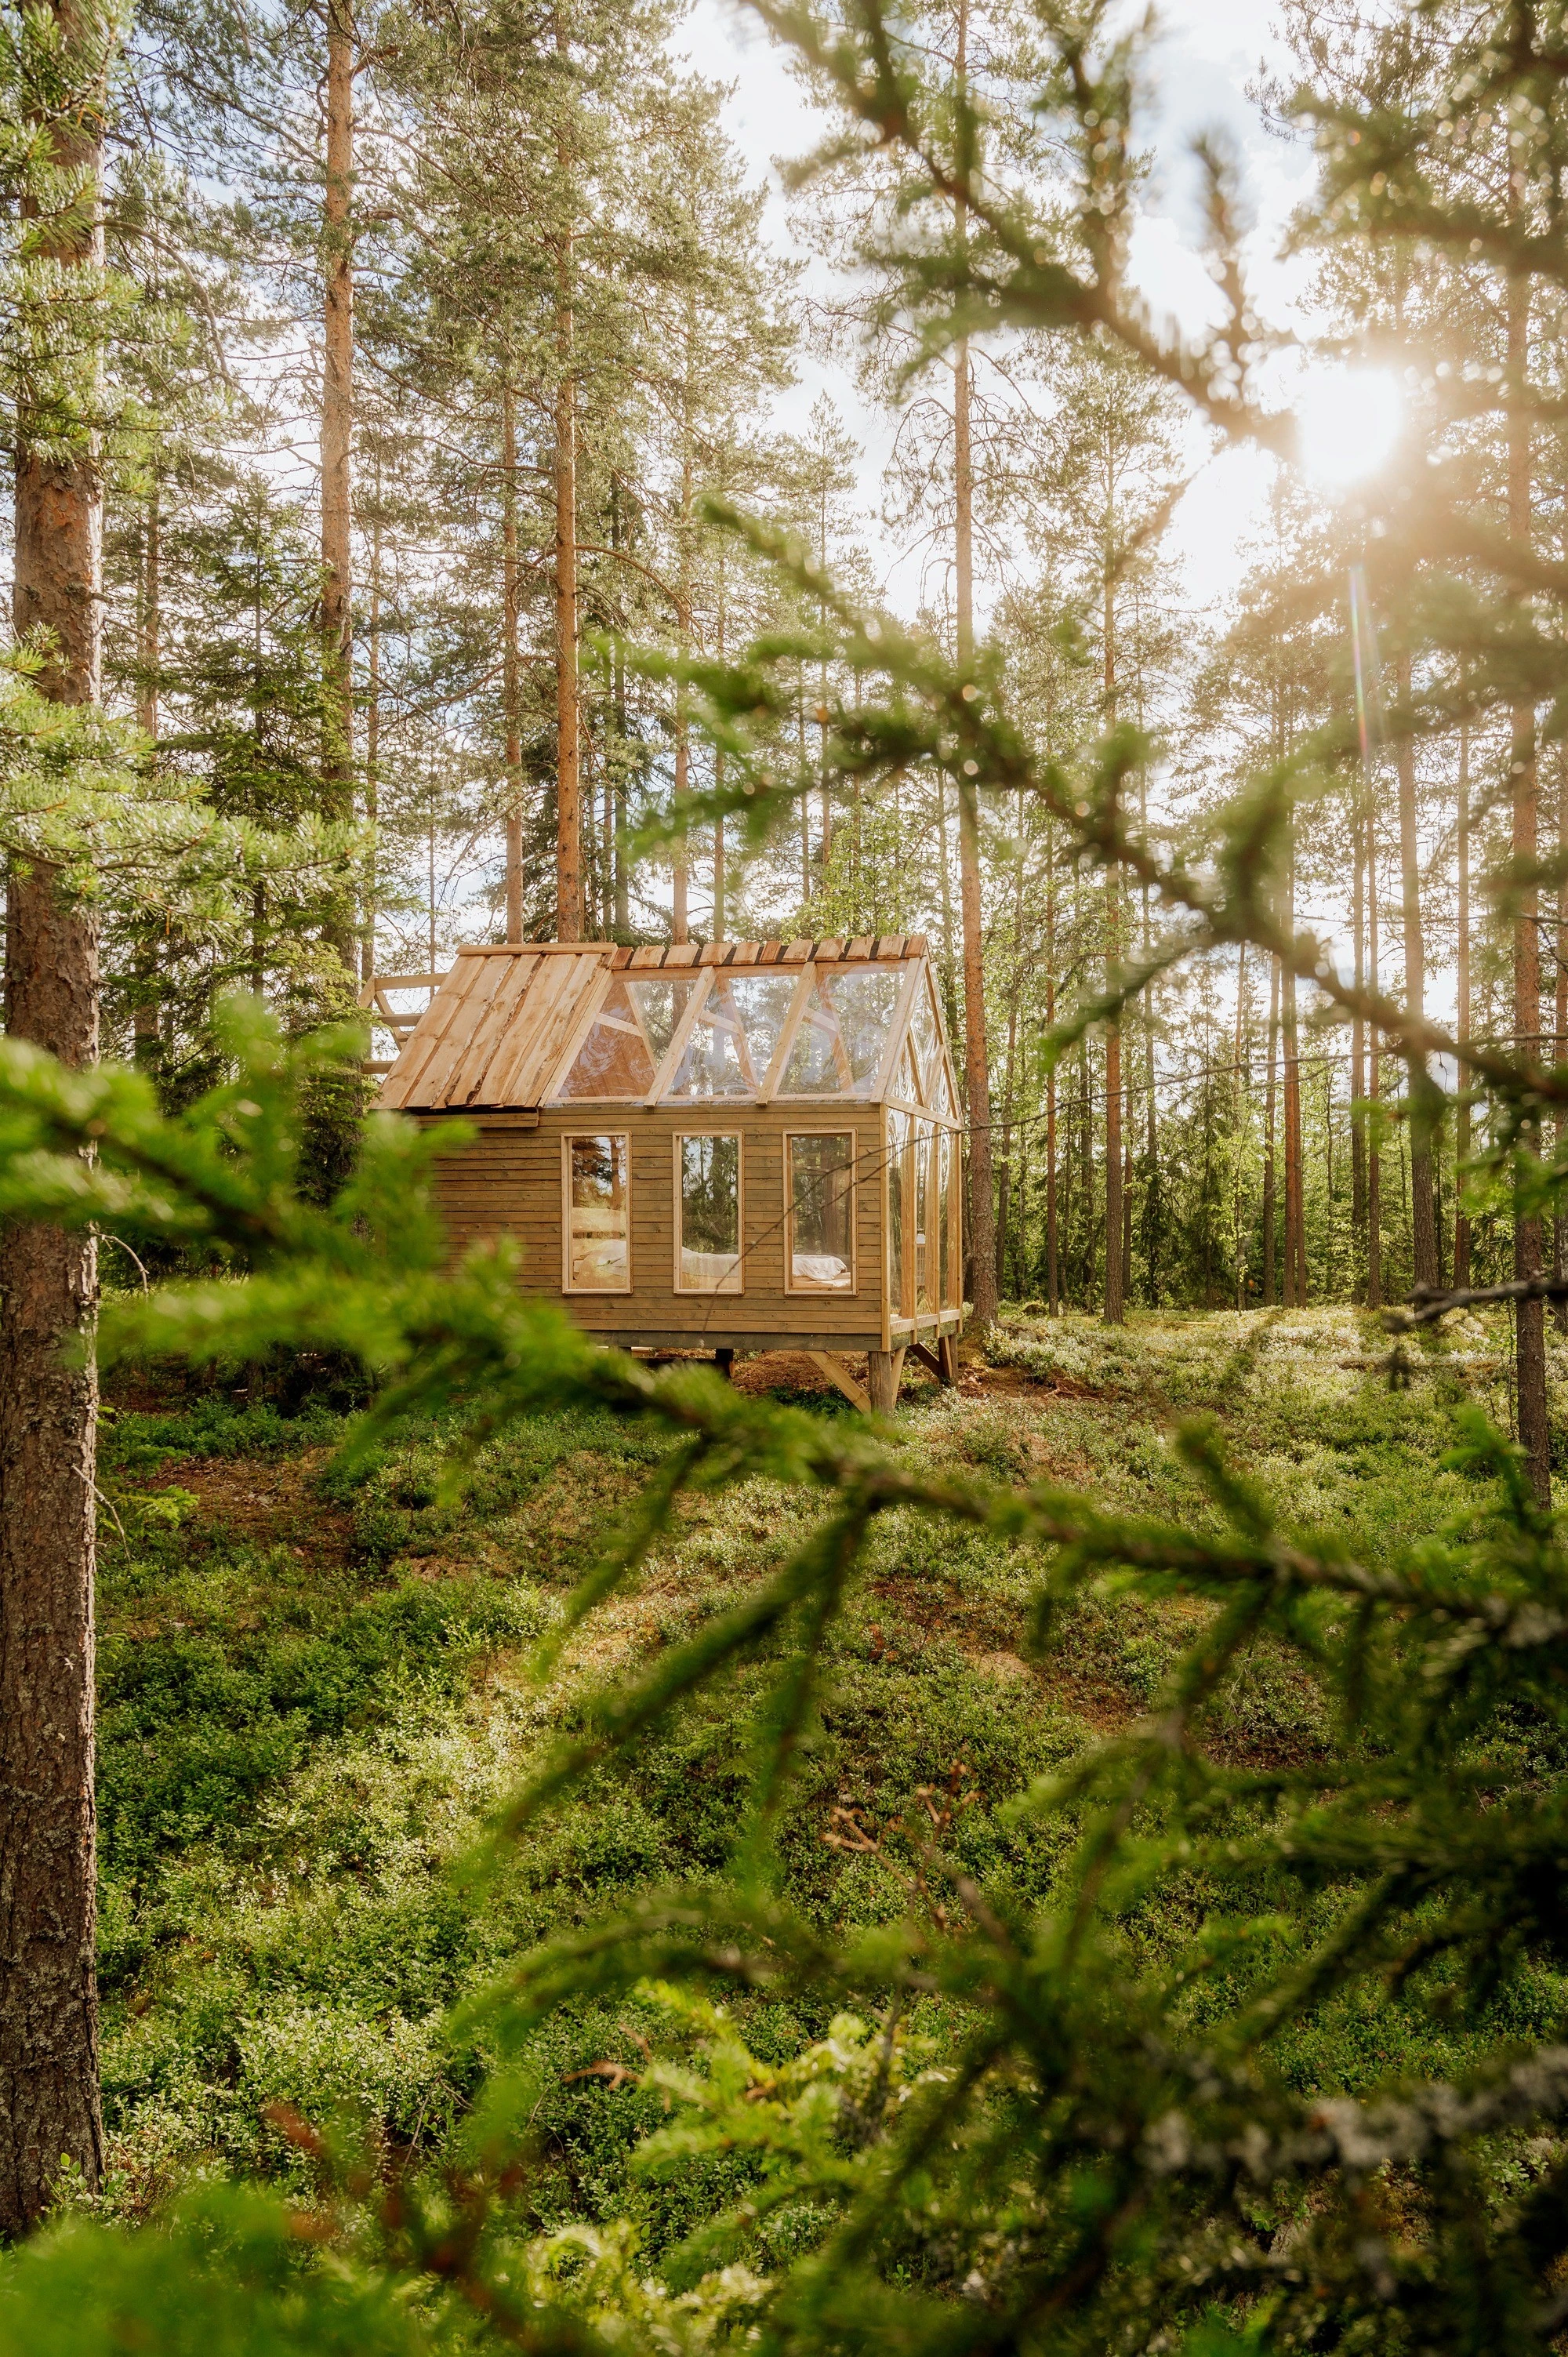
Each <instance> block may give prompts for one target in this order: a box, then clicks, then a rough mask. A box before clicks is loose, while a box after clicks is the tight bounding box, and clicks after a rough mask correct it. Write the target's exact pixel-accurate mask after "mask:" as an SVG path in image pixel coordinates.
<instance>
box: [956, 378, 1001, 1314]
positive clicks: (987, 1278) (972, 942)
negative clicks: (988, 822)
mask: <svg viewBox="0 0 1568 2357" xmlns="http://www.w3.org/2000/svg"><path fill="white" fill-rule="evenodd" d="M953 487H954V517H955V526H954V533H953V579H954V586H955V590H956V603H957V609H958V659H959V662H960V664H961V666H962V665H967V664H968V663H970V662H972V661H973V659H974V457H973V447H972V440H971V434H970V361H969V344H968V342H967V340H964V341H962V342H961V343H960V345H959V348H958V354H957V357H956V359H955V360H954V361H953ZM958 877H959V915H960V919H961V925H962V931H963V1070H964V1095H965V1098H966V1100H967V1111H968V1116H969V1234H970V1254H971V1262H972V1274H971V1277H970V1286H971V1311H972V1324H973V1330H974V1331H975V1333H976V1334H984V1333H986V1332H987V1331H988V1330H989V1329H990V1328H991V1327H993V1325H994V1324H995V1322H996V1206H995V1198H994V1195H993V1185H994V1180H993V1169H992V1151H991V1071H990V1059H989V1056H988V1054H987V1049H986V1038H985V967H984V931H983V918H982V914H981V905H980V807H979V796H978V795H977V794H976V792H975V790H974V785H973V781H972V780H971V779H969V778H965V777H960V779H959V780H958Z"/></svg>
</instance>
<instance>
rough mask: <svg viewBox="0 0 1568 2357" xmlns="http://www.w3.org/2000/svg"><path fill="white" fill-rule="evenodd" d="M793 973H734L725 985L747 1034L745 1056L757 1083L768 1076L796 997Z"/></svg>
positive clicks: (742, 1027) (727, 975) (726, 976)
mask: <svg viewBox="0 0 1568 2357" xmlns="http://www.w3.org/2000/svg"><path fill="white" fill-rule="evenodd" d="M795 980H796V978H795V976H794V975H793V974H726V975H725V988H726V989H727V991H728V992H729V995H730V1000H731V1003H732V1005H733V1006H734V1007H735V1010H736V1014H737V1015H738V1016H739V1017H740V1027H741V1029H742V1031H743V1032H744V1033H745V1035H746V1059H747V1061H748V1062H749V1064H750V1066H751V1070H752V1073H753V1076H754V1078H755V1080H756V1082H757V1087H758V1088H760V1087H761V1086H762V1083H763V1082H764V1081H765V1080H766V1079H767V1078H768V1066H769V1065H770V1064H771V1063H772V1061H773V1059H774V1056H775V1054H776V1052H777V1050H778V1047H779V1040H780V1039H782V1037H783V1034H784V1026H785V1023H786V1021H787V1020H788V1018H789V1009H790V1006H792V1005H793V1003H794V997H795Z"/></svg>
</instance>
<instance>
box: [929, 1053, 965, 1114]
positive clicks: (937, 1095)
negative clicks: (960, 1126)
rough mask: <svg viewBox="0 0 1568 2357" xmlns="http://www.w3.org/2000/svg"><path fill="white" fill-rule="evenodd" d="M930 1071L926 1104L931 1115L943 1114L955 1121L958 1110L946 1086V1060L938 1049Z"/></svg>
mask: <svg viewBox="0 0 1568 2357" xmlns="http://www.w3.org/2000/svg"><path fill="white" fill-rule="evenodd" d="M930 1069H931V1084H930V1086H929V1089H928V1090H927V1091H926V1103H928V1104H929V1106H930V1108H931V1110H932V1112H933V1113H945V1114H946V1115H947V1117H948V1119H949V1120H950V1121H956V1120H957V1119H958V1108H957V1106H956V1105H955V1104H954V1103H953V1101H952V1091H951V1089H950V1087H949V1086H948V1060H947V1058H946V1057H945V1056H944V1055H943V1054H942V1052H941V1050H940V1049H938V1050H937V1053H936V1057H935V1059H934V1060H933V1062H932V1064H931V1068H930Z"/></svg>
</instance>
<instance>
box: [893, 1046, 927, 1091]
mask: <svg viewBox="0 0 1568 2357" xmlns="http://www.w3.org/2000/svg"><path fill="white" fill-rule="evenodd" d="M893 1093H894V1095H895V1096H899V1097H907V1098H908V1101H909V1103H911V1104H918V1103H920V1076H919V1074H918V1072H917V1071H916V1070H915V1051H914V1049H912V1048H911V1047H910V1045H909V1043H908V1040H907V1039H906V1040H905V1042H904V1052H903V1054H902V1055H901V1056H900V1057H899V1059H898V1063H897V1070H896V1071H895V1072H894V1074H893Z"/></svg>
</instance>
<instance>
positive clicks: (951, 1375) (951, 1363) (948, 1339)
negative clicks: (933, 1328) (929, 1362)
mask: <svg viewBox="0 0 1568 2357" xmlns="http://www.w3.org/2000/svg"><path fill="white" fill-rule="evenodd" d="M937 1357H938V1359H939V1361H940V1365H939V1366H938V1368H937V1381H938V1382H939V1383H947V1384H949V1385H951V1384H953V1383H957V1381H958V1336H957V1335H956V1334H944V1335H942V1337H941V1339H940V1340H939V1342H938V1344H937Z"/></svg>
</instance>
